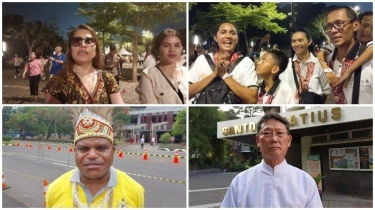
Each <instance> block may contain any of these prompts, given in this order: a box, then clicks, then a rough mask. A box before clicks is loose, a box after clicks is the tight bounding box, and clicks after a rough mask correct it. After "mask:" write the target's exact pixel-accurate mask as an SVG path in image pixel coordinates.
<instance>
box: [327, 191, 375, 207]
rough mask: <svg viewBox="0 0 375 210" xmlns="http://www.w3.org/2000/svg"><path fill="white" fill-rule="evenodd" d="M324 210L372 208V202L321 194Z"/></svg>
mask: <svg viewBox="0 0 375 210" xmlns="http://www.w3.org/2000/svg"><path fill="white" fill-rule="evenodd" d="M323 207H324V208H372V207H373V205H372V200H368V199H364V198H357V197H353V196H347V195H338V194H334V193H330V192H324V193H323Z"/></svg>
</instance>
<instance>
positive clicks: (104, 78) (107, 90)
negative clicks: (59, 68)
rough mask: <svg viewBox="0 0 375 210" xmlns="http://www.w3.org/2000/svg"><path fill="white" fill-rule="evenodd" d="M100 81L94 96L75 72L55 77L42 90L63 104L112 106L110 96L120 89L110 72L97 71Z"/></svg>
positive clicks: (63, 73)
mask: <svg viewBox="0 0 375 210" xmlns="http://www.w3.org/2000/svg"><path fill="white" fill-rule="evenodd" d="M96 72H97V76H98V80H97V83H96V86H95V88H94V91H93V93H92V95H91V94H90V93H89V91H88V90H87V88H86V87H85V86H84V85H83V83H82V81H81V80H80V79H79V77H78V75H77V74H76V73H74V72H73V71H67V72H62V73H61V74H56V75H54V76H53V77H52V78H51V79H50V80H49V81H48V83H47V84H46V86H45V87H44V88H43V89H42V92H44V93H47V92H48V93H49V94H51V95H52V96H54V97H55V98H57V99H58V100H59V101H60V102H61V103H62V104H110V99H109V96H108V94H112V93H117V92H119V91H120V88H119V86H118V84H117V82H116V80H115V78H114V77H113V76H112V74H111V73H110V72H108V71H102V70H97V71H96Z"/></svg>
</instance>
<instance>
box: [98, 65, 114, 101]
mask: <svg viewBox="0 0 375 210" xmlns="http://www.w3.org/2000/svg"><path fill="white" fill-rule="evenodd" d="M101 72H102V77H103V81H104V88H105V91H106V92H107V95H108V102H109V103H110V104H112V103H111V96H110V94H109V92H108V88H107V85H106V83H107V77H106V76H105V73H104V71H101Z"/></svg>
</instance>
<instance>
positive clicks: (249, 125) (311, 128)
mask: <svg viewBox="0 0 375 210" xmlns="http://www.w3.org/2000/svg"><path fill="white" fill-rule="evenodd" d="M280 111H281V113H280V115H281V116H283V117H285V118H286V119H287V120H288V121H289V123H290V125H291V127H290V132H291V135H292V137H293V140H292V144H291V146H290V148H289V150H288V153H287V156H286V160H287V162H288V163H289V164H291V165H293V166H295V167H298V168H300V169H302V170H304V171H306V172H308V173H309V174H311V175H312V176H316V175H317V174H323V176H325V177H324V179H323V181H322V183H323V184H322V186H320V188H321V189H322V190H323V191H330V192H338V193H343V194H348V195H349V194H351V195H353V194H355V195H361V196H363V197H369V198H372V190H373V173H372V170H373V152H372V150H373V110H372V107H359V106H356V107H349V106H343V107H335V106H331V107H326V106H325V107H292V108H290V109H286V108H285V107H282V108H281V109H280ZM259 120H260V117H252V118H245V119H237V120H230V121H224V122H218V123H217V125H218V126H217V129H218V130H217V136H218V138H219V139H224V140H229V141H234V142H238V143H243V144H247V145H252V146H255V145H256V143H255V135H256V133H257V131H256V127H257V126H256V125H257V122H258V121H259Z"/></svg>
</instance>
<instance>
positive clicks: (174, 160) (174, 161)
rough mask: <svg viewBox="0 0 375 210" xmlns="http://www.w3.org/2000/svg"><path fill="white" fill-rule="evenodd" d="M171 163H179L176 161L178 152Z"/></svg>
mask: <svg viewBox="0 0 375 210" xmlns="http://www.w3.org/2000/svg"><path fill="white" fill-rule="evenodd" d="M173 163H179V161H178V152H177V151H176V153H175V154H174V158H173Z"/></svg>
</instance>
